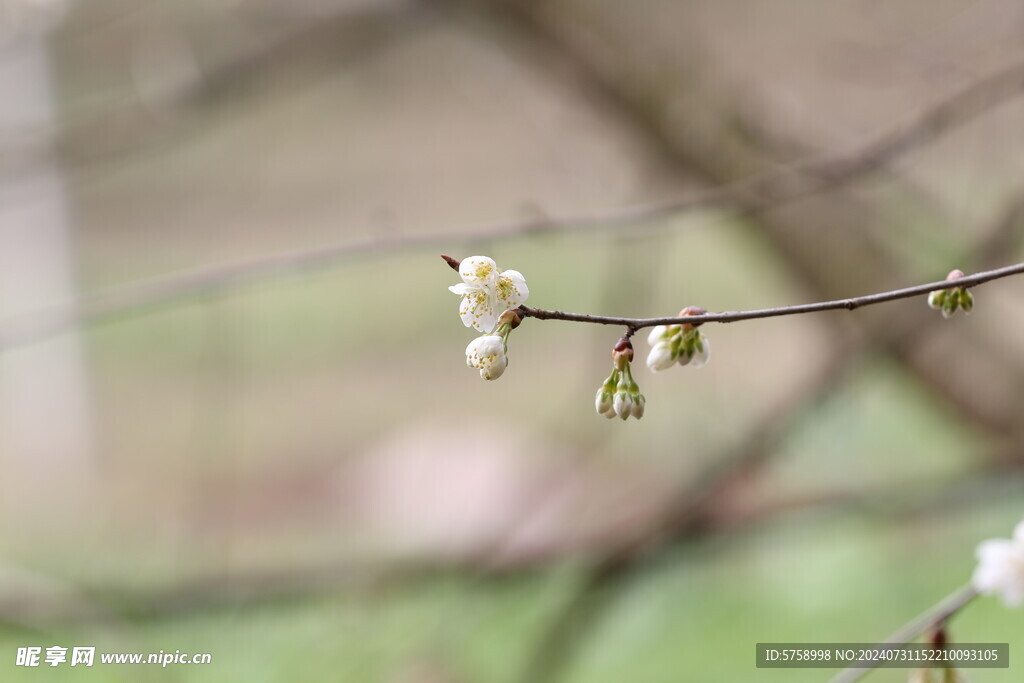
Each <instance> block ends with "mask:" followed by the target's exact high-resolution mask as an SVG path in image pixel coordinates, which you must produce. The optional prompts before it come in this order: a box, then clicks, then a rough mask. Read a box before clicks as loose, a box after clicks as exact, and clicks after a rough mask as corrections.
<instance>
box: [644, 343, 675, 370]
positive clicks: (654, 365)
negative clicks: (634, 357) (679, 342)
mask: <svg viewBox="0 0 1024 683" xmlns="http://www.w3.org/2000/svg"><path fill="white" fill-rule="evenodd" d="M675 362H676V361H675V358H674V357H673V354H672V344H671V343H670V342H667V341H659V342H657V343H656V344H655V345H654V347H653V348H651V352H650V353H649V354H647V367H648V368H650V369H651V372H660V371H662V370H667V369H668V368H670V367H672V364H673V363H675Z"/></svg>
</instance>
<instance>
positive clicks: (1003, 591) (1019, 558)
mask: <svg viewBox="0 0 1024 683" xmlns="http://www.w3.org/2000/svg"><path fill="white" fill-rule="evenodd" d="M976 555H977V557H978V567H977V569H975V570H974V576H973V577H972V578H971V583H973V584H974V588H975V589H976V590H977V591H978V592H979V593H985V594H987V595H992V594H998V595H999V596H1000V597H1001V598H1002V600H1003V604H1005V605H1006V606H1007V607H1019V606H1020V605H1024V522H1021V523H1020V524H1018V525H1017V528H1016V529H1014V530H1013V538H1011V539H1003V538H993V539H989V540H987V541H982V542H981V543H980V544H979V545H978V549H977V551H976Z"/></svg>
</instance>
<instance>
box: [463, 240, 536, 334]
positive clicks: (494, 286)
mask: <svg viewBox="0 0 1024 683" xmlns="http://www.w3.org/2000/svg"><path fill="white" fill-rule="evenodd" d="M459 275H460V276H462V282H460V283H459V284H457V285H452V286H451V287H449V288H448V289H449V290H450V291H451V292H454V293H455V294H458V295H459V296H461V297H462V301H461V302H460V304H459V317H460V318H462V323H463V324H464V325H465V326H466V327H472V328H474V329H476V330H479V331H480V332H490V331H491V330H493V329H494V326H495V325H496V324H497V322H498V316H499V315H501V313H502V312H503V311H505V310H506V309H510V308H516V307H518V306H519V305H520V304H522V303H524V302H525V301H526V298H527V297H528V296H529V295H530V290H529V288H528V287H527V286H526V278H524V277H523V274H522V273H520V272H519V271H518V270H506V271H504V272H499V271H498V266H497V264H495V263H494V260H493V259H491V258H488V257H486V256H469V257H467V258H464V259H462V262H461V263H460V264H459Z"/></svg>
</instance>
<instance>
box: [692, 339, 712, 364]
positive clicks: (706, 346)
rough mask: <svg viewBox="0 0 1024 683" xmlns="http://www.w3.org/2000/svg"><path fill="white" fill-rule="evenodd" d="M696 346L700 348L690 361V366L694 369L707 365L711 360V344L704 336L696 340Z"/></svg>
mask: <svg viewBox="0 0 1024 683" xmlns="http://www.w3.org/2000/svg"><path fill="white" fill-rule="evenodd" d="M697 344H698V346H699V347H700V348H698V349H697V352H696V353H694V354H693V359H692V360H691V361H690V365H692V366H693V367H695V368H702V367H704V366H705V365H707V364H708V361H709V360H711V342H710V341H708V338H707V337H705V336H704V335H701V336H700V337H698V338H697Z"/></svg>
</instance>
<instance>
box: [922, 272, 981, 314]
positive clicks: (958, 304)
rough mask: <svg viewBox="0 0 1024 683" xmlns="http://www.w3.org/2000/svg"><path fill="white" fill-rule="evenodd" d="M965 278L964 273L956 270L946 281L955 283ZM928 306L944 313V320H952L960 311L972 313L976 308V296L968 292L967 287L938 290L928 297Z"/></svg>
mask: <svg viewBox="0 0 1024 683" xmlns="http://www.w3.org/2000/svg"><path fill="white" fill-rule="evenodd" d="M963 276H964V274H963V271H961V270H954V271H952V272H950V274H949V275H947V276H946V280H947V281H949V282H954V281H956V280H959V279H960V278H962V277H963ZM928 305H929V306H931V307H932V308H935V309H938V310H940V311H942V317H943V318H950V317H952V316H953V314H954V313H956V312H957V311H958V310H961V311H963V312H964V313H970V312H971V309H972V308H974V295H973V294H971V293H970V292H969V291H967V288H966V287H950V288H949V289H937V290H935V291H934V292H932V293H930V294H929V295H928Z"/></svg>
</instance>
